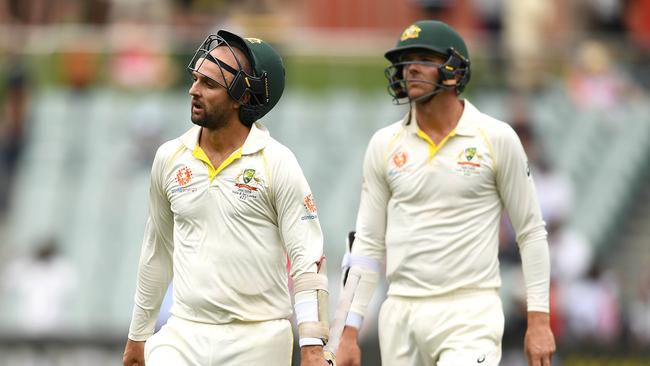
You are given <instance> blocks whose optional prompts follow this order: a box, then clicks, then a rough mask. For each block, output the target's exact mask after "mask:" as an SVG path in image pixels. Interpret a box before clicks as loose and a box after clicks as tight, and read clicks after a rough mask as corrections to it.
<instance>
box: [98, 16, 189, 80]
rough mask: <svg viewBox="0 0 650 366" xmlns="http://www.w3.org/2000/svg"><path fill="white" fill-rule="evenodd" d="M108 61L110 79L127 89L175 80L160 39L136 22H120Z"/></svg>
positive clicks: (174, 73) (173, 69) (174, 74)
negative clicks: (118, 35) (112, 51)
mask: <svg viewBox="0 0 650 366" xmlns="http://www.w3.org/2000/svg"><path fill="white" fill-rule="evenodd" d="M120 31H121V32H120V34H126V35H127V37H126V38H127V39H126V40H124V39H116V40H114V42H113V46H114V47H115V49H114V53H113V54H112V60H111V65H110V72H111V80H112V81H113V82H114V83H115V84H116V85H117V86H119V87H122V88H127V89H151V88H164V87H167V86H169V85H170V84H172V83H173V82H174V81H175V80H176V75H177V74H176V72H175V69H176V68H175V67H172V64H171V61H170V59H169V56H168V54H167V50H166V47H165V46H164V42H163V41H162V40H161V38H160V36H159V35H156V34H153V35H152V34H151V32H149V30H148V29H146V28H144V27H140V26H136V25H121V26H120Z"/></svg>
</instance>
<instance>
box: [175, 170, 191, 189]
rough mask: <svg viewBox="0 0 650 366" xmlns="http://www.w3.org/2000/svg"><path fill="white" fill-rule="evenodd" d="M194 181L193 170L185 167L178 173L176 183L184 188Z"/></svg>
mask: <svg viewBox="0 0 650 366" xmlns="http://www.w3.org/2000/svg"><path fill="white" fill-rule="evenodd" d="M191 181H192V170H191V169H190V168H188V167H187V165H184V166H183V167H182V168H180V169H178V171H177V172H176V182H178V185H179V186H181V187H184V186H186V185H188V184H190V182H191Z"/></svg>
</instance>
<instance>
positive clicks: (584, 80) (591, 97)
mask: <svg viewBox="0 0 650 366" xmlns="http://www.w3.org/2000/svg"><path fill="white" fill-rule="evenodd" d="M574 60H575V61H574V63H573V64H572V65H571V69H570V71H569V75H568V78H567V83H568V92H569V97H570V98H571V100H572V101H573V103H574V104H575V105H576V106H578V107H581V108H584V109H596V110H610V109H611V108H613V107H616V106H617V105H619V104H621V103H622V102H623V101H624V99H625V98H626V97H627V96H629V95H630V94H634V93H635V92H638V87H637V86H635V85H634V83H633V82H632V81H631V80H630V79H629V78H628V77H627V75H625V74H624V73H623V72H622V71H621V70H619V69H618V68H617V66H616V65H615V64H614V63H613V62H612V58H611V56H610V52H609V50H608V49H607V47H606V46H605V44H604V43H602V42H599V41H595V40H587V41H584V42H583V43H582V44H580V46H579V47H578V48H577V55H576V57H575V59H574Z"/></svg>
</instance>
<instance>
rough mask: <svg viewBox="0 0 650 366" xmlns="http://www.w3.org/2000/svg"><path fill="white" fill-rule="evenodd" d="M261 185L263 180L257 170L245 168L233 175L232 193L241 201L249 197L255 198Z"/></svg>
mask: <svg viewBox="0 0 650 366" xmlns="http://www.w3.org/2000/svg"><path fill="white" fill-rule="evenodd" d="M263 185H264V181H263V180H262V178H260V177H259V175H258V174H257V171H255V169H252V168H246V169H244V170H242V171H241V172H239V174H237V176H236V177H235V188H234V189H233V190H232V193H234V194H235V195H236V196H237V198H239V199H240V200H242V201H246V200H247V199H249V198H252V199H255V198H257V197H258V196H259V190H260V188H261V187H262V186H263Z"/></svg>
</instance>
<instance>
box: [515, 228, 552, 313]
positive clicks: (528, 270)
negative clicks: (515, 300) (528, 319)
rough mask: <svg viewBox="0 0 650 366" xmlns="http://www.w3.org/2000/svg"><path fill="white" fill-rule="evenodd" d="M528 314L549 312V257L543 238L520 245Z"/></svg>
mask: <svg viewBox="0 0 650 366" xmlns="http://www.w3.org/2000/svg"><path fill="white" fill-rule="evenodd" d="M520 247H521V249H520V254H521V263H522V269H523V273H524V282H525V285H526V297H527V303H528V311H529V314H530V313H531V312H533V313H537V312H541V313H548V312H549V291H550V267H551V266H550V258H549V250H548V244H547V242H546V240H545V239H543V240H536V241H534V242H530V243H525V244H523V245H521V246H520Z"/></svg>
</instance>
